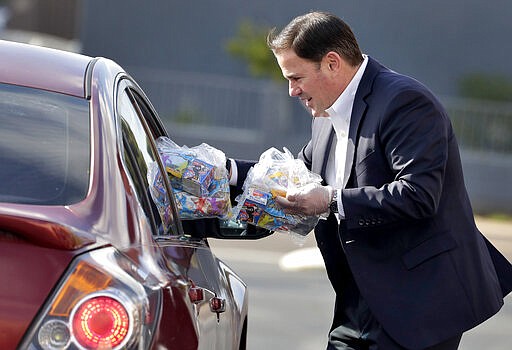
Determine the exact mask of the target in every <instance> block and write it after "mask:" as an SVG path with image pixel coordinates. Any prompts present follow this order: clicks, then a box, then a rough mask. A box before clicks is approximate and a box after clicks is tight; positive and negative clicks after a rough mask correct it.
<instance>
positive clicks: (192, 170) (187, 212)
mask: <svg viewBox="0 0 512 350" xmlns="http://www.w3.org/2000/svg"><path fill="white" fill-rule="evenodd" d="M156 144H157V148H158V152H159V154H160V158H161V160H162V163H163V165H164V167H165V170H166V173H167V176H168V177H169V180H170V183H171V186H172V188H173V192H174V195H175V198H176V202H177V203H176V204H177V206H178V210H179V214H180V217H181V218H182V219H194V218H200V217H219V218H222V219H229V218H230V215H231V201H230V198H229V180H228V175H229V174H228V171H227V169H226V156H225V155H224V153H223V152H222V151H220V150H218V149H216V148H214V147H212V146H210V145H208V144H206V143H202V144H200V145H198V146H195V147H191V148H189V147H187V146H178V145H177V144H176V143H174V142H173V141H172V140H170V139H169V138H167V137H159V138H158V139H157V141H156ZM151 183H157V184H158V181H157V182H155V181H154V180H153V182H151ZM155 190H156V193H157V192H158V189H155ZM156 193H155V194H156ZM153 199H155V196H153ZM157 207H158V205H157Z"/></svg>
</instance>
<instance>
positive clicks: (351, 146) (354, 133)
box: [343, 57, 381, 188]
mask: <svg viewBox="0 0 512 350" xmlns="http://www.w3.org/2000/svg"><path fill="white" fill-rule="evenodd" d="M368 60H369V61H368V65H367V66H366V70H365V72H364V74H363V77H362V78H361V81H360V82H359V86H358V88H357V92H356V96H355V99H354V105H353V106H352V115H351V116H350V127H349V132H348V143H347V158H346V161H345V174H344V177H343V178H344V181H343V188H344V187H345V186H346V185H347V183H348V180H349V177H350V174H351V172H352V168H353V166H354V164H353V163H354V154H355V151H356V147H357V138H358V134H359V125H360V124H361V121H362V120H363V118H364V116H365V113H366V109H367V108H368V104H367V103H366V100H365V99H366V97H367V96H368V95H369V94H370V93H371V90H372V85H373V81H374V79H375V76H376V75H377V73H378V72H379V69H380V68H381V65H380V64H379V63H378V62H377V61H375V60H373V59H372V58H370V57H368Z"/></svg>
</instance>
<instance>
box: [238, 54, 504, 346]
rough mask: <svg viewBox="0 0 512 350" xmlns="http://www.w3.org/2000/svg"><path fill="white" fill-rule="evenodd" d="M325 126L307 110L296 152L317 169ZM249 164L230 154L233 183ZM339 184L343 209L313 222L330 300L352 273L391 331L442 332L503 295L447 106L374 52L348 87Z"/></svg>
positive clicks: (401, 338)
mask: <svg viewBox="0 0 512 350" xmlns="http://www.w3.org/2000/svg"><path fill="white" fill-rule="evenodd" d="M333 136H334V131H333V128H332V125H331V122H330V120H329V119H326V118H315V119H314V120H313V124H312V138H311V140H310V141H309V143H308V144H307V145H306V146H305V147H304V148H303V149H302V151H301V152H300V154H299V158H301V159H302V160H304V162H305V163H306V165H307V166H308V167H309V168H310V169H311V170H312V171H314V172H316V173H318V174H320V175H321V176H322V177H323V178H324V179H325V168H326V164H327V160H328V158H329V157H332V156H334V149H333V148H334V147H331V142H332V138H333ZM250 165H252V163H251V162H239V163H238V167H239V173H240V175H239V184H241V182H242V181H243V179H244V178H245V176H244V174H245V173H246V171H247V170H248V168H249V167H250ZM341 194H342V195H341V199H342V202H343V207H344V210H345V214H346V219H345V220H342V221H341V223H340V225H339V226H338V224H337V221H336V219H335V218H334V216H333V215H331V216H330V217H329V219H328V220H320V223H319V224H318V225H317V227H316V228H315V237H316V239H317V244H318V247H319V248H320V251H321V253H322V256H323V258H324V261H325V265H326V269H327V274H328V276H329V279H330V281H331V283H332V285H333V288H334V290H335V292H336V294H337V300H339V298H340V297H342V295H343V290H344V288H345V287H346V286H347V283H350V281H352V279H351V278H350V275H353V278H354V280H355V282H356V284H357V286H358V288H359V290H360V293H361V295H362V297H363V298H364V299H365V301H366V302H367V304H368V306H369V307H370V310H371V312H372V313H373V314H374V315H375V317H376V318H377V319H378V321H379V322H380V323H381V324H382V326H383V328H384V329H385V331H386V332H387V333H388V334H389V335H390V336H391V337H392V338H394V340H395V341H396V342H398V343H400V344H401V345H402V346H404V347H407V348H410V349H422V348H425V347H428V346H431V345H434V344H437V343H440V342H442V341H444V340H447V339H448V338H451V337H453V336H455V335H457V334H460V333H462V332H464V331H466V330H468V329H470V328H472V327H474V326H476V325H478V324H479V323H481V322H483V321H484V320H486V319H487V318H489V317H490V316H492V315H493V314H495V313H496V312H497V311H498V310H499V309H500V307H501V306H502V305H503V296H504V295H506V294H508V293H509V292H510V291H511V290H512V266H511V265H510V263H509V262H508V261H507V260H506V259H505V258H504V257H503V256H502V255H501V254H500V253H499V252H498V251H497V250H496V249H495V248H494V247H493V246H492V245H491V244H490V243H489V242H488V241H487V240H486V239H485V238H484V237H483V235H482V234H481V233H480V232H479V231H478V229H477V227H476V225H475V222H474V218H473V212H472V208H471V204H470V201H469V198H468V195H467V192H466V189H465V185H464V179H463V173H462V167H461V161H460V156H459V150H458V146H457V142H456V138H455V135H454V132H453V130H452V126H451V123H450V120H449V118H448V116H447V114H446V112H445V110H444V108H443V107H442V106H441V104H440V103H439V102H438V100H437V99H436V98H435V97H434V96H433V94H432V93H431V92H430V91H429V90H428V89H427V88H426V87H424V86H423V85H422V84H420V83H419V82H417V81H415V80H413V79H411V78H409V77H406V76H403V75H400V74H397V73H395V72H393V71H391V70H389V69H387V68H385V67H384V66H382V65H380V64H379V63H378V62H377V61H375V60H374V59H372V58H369V62H368V65H367V67H366V70H365V72H364V74H363V77H362V79H361V82H360V84H359V87H358V90H357V93H356V96H355V101H354V105H353V110H352V116H351V122H350V130H349V142H348V153H347V163H346V168H345V183H344V185H343V189H342V193H341ZM338 312H342V310H340V308H339V307H337V308H336V309H335V313H338ZM339 319H340V317H339V315H336V314H335V315H334V324H333V327H336V322H337V321H336V320H339Z"/></svg>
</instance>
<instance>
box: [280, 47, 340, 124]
mask: <svg viewBox="0 0 512 350" xmlns="http://www.w3.org/2000/svg"><path fill="white" fill-rule="evenodd" d="M274 55H275V56H276V59H277V63H278V64H279V67H281V71H282V73H283V76H284V77H285V78H286V79H287V80H288V89H289V91H288V92H289V94H290V96H291V97H298V98H299V99H300V101H301V103H302V104H304V106H306V107H307V109H308V110H310V111H311V114H312V115H313V117H324V116H326V113H325V110H326V109H327V108H329V107H330V106H331V105H332V104H333V103H334V101H336V99H337V98H338V97H339V96H340V94H341V92H342V91H343V89H345V87H346V85H344V86H343V82H340V81H339V80H337V78H336V77H337V75H336V71H337V70H333V69H332V65H330V63H329V59H328V57H324V59H322V61H321V62H320V63H317V62H312V61H309V60H306V59H303V58H301V57H299V56H297V54H295V52H294V51H293V50H292V49H288V50H283V51H279V52H274ZM326 56H327V55H326Z"/></svg>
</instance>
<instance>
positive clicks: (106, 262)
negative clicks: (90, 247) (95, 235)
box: [20, 248, 162, 350]
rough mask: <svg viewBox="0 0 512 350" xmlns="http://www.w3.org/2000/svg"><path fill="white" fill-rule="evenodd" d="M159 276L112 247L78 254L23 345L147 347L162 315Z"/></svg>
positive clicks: (54, 349)
mask: <svg viewBox="0 0 512 350" xmlns="http://www.w3.org/2000/svg"><path fill="white" fill-rule="evenodd" d="M157 285H158V281H156V279H154V277H152V275H151V274H148V273H144V272H143V271H140V270H139V269H138V268H137V266H135V265H134V264H133V263H132V262H131V261H130V260H128V259H127V258H126V257H124V256H123V255H122V254H120V253H119V252H117V251H116V250H115V249H114V248H105V249H100V250H96V251H93V252H90V253H87V254H85V255H83V256H80V257H79V258H78V259H77V260H76V261H75V262H74V263H73V264H72V265H71V267H70V269H69V270H68V272H67V273H66V275H65V277H64V278H63V280H62V281H61V284H60V286H59V287H58V288H57V290H56V292H55V294H54V295H53V296H52V297H51V298H50V301H49V302H48V304H47V305H45V307H44V308H43V310H42V311H41V313H40V315H39V316H38V318H37V319H36V320H35V321H34V323H33V325H32V326H31V328H30V330H29V331H28V332H27V334H26V336H25V338H24V341H23V342H22V343H21V344H20V348H22V349H42V350H66V349H81V350H89V349H91V350H95V349H112V350H117V349H131V348H137V349H138V348H147V347H149V345H150V343H151V337H152V335H153V334H154V328H155V325H156V322H158V320H159V318H160V309H159V306H160V302H161V298H162V294H161V291H160V289H159V288H156V287H157Z"/></svg>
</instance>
